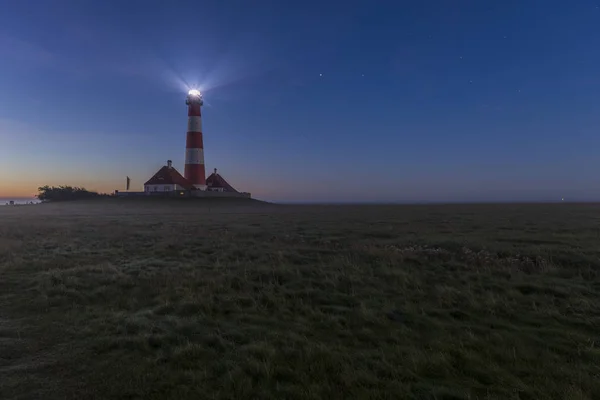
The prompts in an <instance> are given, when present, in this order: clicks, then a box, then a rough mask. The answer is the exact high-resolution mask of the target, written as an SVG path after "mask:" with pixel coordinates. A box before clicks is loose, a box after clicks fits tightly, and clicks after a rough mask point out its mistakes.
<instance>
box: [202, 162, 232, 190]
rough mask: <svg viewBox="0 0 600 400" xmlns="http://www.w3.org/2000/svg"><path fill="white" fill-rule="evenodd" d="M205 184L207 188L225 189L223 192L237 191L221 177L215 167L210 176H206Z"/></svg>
mask: <svg viewBox="0 0 600 400" xmlns="http://www.w3.org/2000/svg"><path fill="white" fill-rule="evenodd" d="M206 186H208V187H209V188H223V191H225V192H235V193H237V190H235V189H234V188H233V186H231V185H230V184H229V183H227V181H226V180H225V178H223V177H222V176H221V175H219V174H217V169H216V168H215V172H213V173H212V174H210V176H209V177H208V178H206Z"/></svg>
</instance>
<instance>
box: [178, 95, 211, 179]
mask: <svg viewBox="0 0 600 400" xmlns="http://www.w3.org/2000/svg"><path fill="white" fill-rule="evenodd" d="M185 104H187V106H188V125H187V137H186V141H185V170H184V172H183V176H184V177H185V179H187V180H188V181H190V182H191V183H192V184H193V185H194V187H195V188H196V189H200V190H206V174H205V171H204V145H203V144H202V113H201V111H200V108H201V107H202V105H203V104H204V101H203V100H202V94H201V93H200V92H199V91H198V90H190V91H189V93H188V95H187V98H186V101H185Z"/></svg>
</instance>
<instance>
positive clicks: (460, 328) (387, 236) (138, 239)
mask: <svg viewBox="0 0 600 400" xmlns="http://www.w3.org/2000/svg"><path fill="white" fill-rule="evenodd" d="M188 200H189V201H188ZM188 200H179V201H177V200H165V199H155V200H143V201H141V200H130V199H112V198H108V199H100V200H90V201H87V202H78V201H75V202H65V203H56V204H40V205H36V206H32V207H13V208H10V207H2V208H0V221H2V224H0V339H1V342H0V343H1V345H2V347H1V349H2V351H1V352H0V376H2V379H1V381H0V392H1V393H2V396H3V398H6V399H38V398H44V399H65V398H86V399H109V398H110V399H131V398H144V399H153V398H154V399H163V398H177V399H197V398H222V399H231V398H237V399H245V398H248V399H249V398H262V399H281V398H289V399H316V398H332V399H337V398H339V399H348V398H381V399H384V398H415V399H474V398H481V399H524V398H529V399H545V398H556V399H594V398H598V397H600V383H599V380H598V379H597V377H598V375H599V373H600V367H599V365H600V352H599V351H598V332H597V326H598V324H599V323H600V320H599V317H598V316H599V315H600V308H599V307H600V306H599V305H600V286H599V285H598V278H599V277H600V276H599V271H600V262H599V261H598V260H599V257H598V256H599V252H598V246H597V243H598V239H599V238H600V230H599V229H598V222H600V221H599V218H600V217H599V215H600V206H599V205H596V204H579V205H573V204H554V205H552V204H520V205H515V204H504V205H498V204H488V205H476V204H471V205H420V206H419V205H413V206H397V205H385V206H382V205H379V206H377V205H363V206H356V205H347V206H323V205H321V206H316V205H310V206H298V205H293V206H290V205H272V204H266V203H260V202H254V201H250V200H246V199H230V200H229V201H228V200H223V199H220V201H209V200H202V201H198V200H191V199H188Z"/></svg>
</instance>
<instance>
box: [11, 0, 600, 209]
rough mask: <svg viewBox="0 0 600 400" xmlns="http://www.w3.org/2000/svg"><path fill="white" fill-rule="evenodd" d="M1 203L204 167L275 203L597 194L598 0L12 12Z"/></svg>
mask: <svg viewBox="0 0 600 400" xmlns="http://www.w3.org/2000/svg"><path fill="white" fill-rule="evenodd" d="M0 10H1V11H0V141H1V142H0V197H16V196H32V195H33V194H35V193H36V189H37V187H38V186H41V185H45V184H50V185H53V184H55V185H58V184H69V185H81V186H85V187H86V188H88V189H94V190H99V191H102V192H112V191H113V190H115V189H121V190H123V189H124V186H125V177H126V176H130V177H131V179H132V186H133V189H139V190H142V189H143V188H142V185H143V183H144V182H145V181H146V180H147V179H149V178H150V177H151V176H152V175H153V174H154V172H156V170H158V168H160V167H161V166H162V165H164V164H166V161H167V159H172V160H173V164H174V166H175V167H176V168H177V169H178V170H179V171H181V172H183V161H184V154H185V133H186V132H185V131H186V122H187V109H186V106H185V95H186V93H187V91H188V89H189V88H190V87H198V88H200V89H201V90H202V91H203V93H204V99H205V107H204V108H203V131H204V147H205V160H206V169H207V172H208V173H209V172H211V171H212V169H213V168H215V167H216V168H218V169H219V172H220V173H221V174H222V175H223V176H224V177H225V178H226V179H227V180H228V181H229V182H230V183H231V184H232V185H233V186H234V187H236V188H237V189H239V190H243V191H249V192H252V194H253V196H254V197H257V198H260V199H266V200H274V201H369V202H371V201H374V202H377V201H382V202H412V201H418V202H422V201H423V202H429V201H433V202H437V201H559V200H560V199H561V198H563V197H564V198H565V200H567V201H568V200H600V177H599V171H600V156H599V154H600V0H574V1H565V0H560V1H559V0H518V1H517V0H514V1H513V0H508V1H482V0H472V1H460V0H456V1H448V0H438V1H427V0H421V1H412V2H404V1H399V0H397V1H378V0H370V1H344V2H338V1H323V0H321V1H310V0H309V1H306V0H305V1H279V0H272V1H261V0H255V1H227V0H220V1H217V0H215V1H172V2H167V1H148V0H145V1H133V0H127V1H121V0H119V1H85V0H71V1H62V0H52V1H51V0H48V1H42V0H37V1H34V0H31V1H22V0H0Z"/></svg>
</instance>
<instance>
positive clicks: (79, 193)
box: [37, 185, 102, 202]
mask: <svg viewBox="0 0 600 400" xmlns="http://www.w3.org/2000/svg"><path fill="white" fill-rule="evenodd" d="M38 192H39V193H38V195H37V198H38V199H39V200H41V201H43V202H48V201H68V200H83V199H90V198H94V197H100V196H102V195H100V194H98V193H96V192H90V191H88V190H86V189H85V188H82V187H72V186H64V185H63V186H48V185H46V186H40V187H39V188H38Z"/></svg>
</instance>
